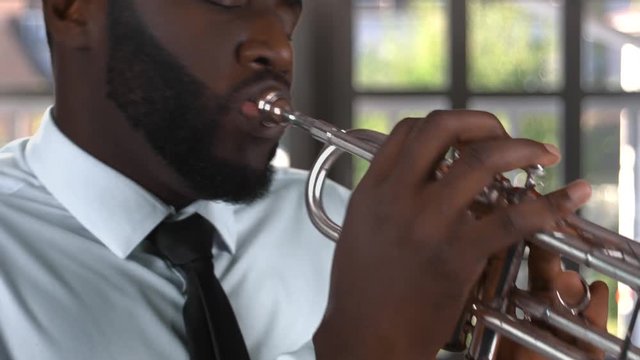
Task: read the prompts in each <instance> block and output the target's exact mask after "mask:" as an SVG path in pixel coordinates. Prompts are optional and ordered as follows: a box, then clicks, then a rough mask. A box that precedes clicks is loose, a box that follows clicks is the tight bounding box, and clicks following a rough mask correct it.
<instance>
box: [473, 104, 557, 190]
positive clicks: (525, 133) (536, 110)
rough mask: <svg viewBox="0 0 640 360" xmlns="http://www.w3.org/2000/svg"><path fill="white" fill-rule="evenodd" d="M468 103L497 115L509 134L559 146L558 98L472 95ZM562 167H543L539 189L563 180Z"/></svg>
mask: <svg viewBox="0 0 640 360" xmlns="http://www.w3.org/2000/svg"><path fill="white" fill-rule="evenodd" d="M470 107H471V108H473V109H478V110H484V111H489V112H491V113H493V114H495V115H496V116H498V119H500V121H501V122H502V125H503V126H504V127H505V129H506V130H507V132H508V133H509V134H510V135H511V136H512V137H516V138H527V139H534V140H537V141H540V142H543V143H550V144H554V145H556V146H558V147H559V148H560V149H562V141H561V140H560V139H561V134H562V132H561V131H562V128H563V126H562V121H561V119H562V115H561V112H562V105H561V102H560V100H559V99H556V98H541V97H536V98H474V99H472V100H471V102H470ZM562 169H563V166H562V164H558V165H556V166H555V167H552V168H548V169H546V174H545V176H543V177H542V178H541V179H540V182H541V187H540V188H539V191H540V192H543V193H547V192H550V191H553V190H555V189H557V188H558V187H560V186H561V185H562V184H563V183H564V179H563V171H562ZM518 174H521V172H518ZM513 180H514V181H515V182H516V183H518V184H521V183H522V182H523V179H521V178H518V179H513Z"/></svg>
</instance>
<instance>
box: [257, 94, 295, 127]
mask: <svg viewBox="0 0 640 360" xmlns="http://www.w3.org/2000/svg"><path fill="white" fill-rule="evenodd" d="M257 104H258V109H259V110H260V111H262V112H265V113H267V114H269V115H270V116H269V119H268V120H264V121H263V125H265V126H275V125H288V124H289V123H290V122H291V119H290V118H291V104H290V102H289V100H288V99H287V98H286V97H285V96H284V95H283V94H282V93H280V92H278V91H271V92H269V93H267V94H266V95H264V96H262V97H261V98H260V99H258V101H257Z"/></svg>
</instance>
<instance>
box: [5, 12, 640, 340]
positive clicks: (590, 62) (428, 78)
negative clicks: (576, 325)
mask: <svg viewBox="0 0 640 360" xmlns="http://www.w3.org/2000/svg"><path fill="white" fill-rule="evenodd" d="M40 2H41V1H40V0H0V144H4V143H6V142H9V141H11V140H12V139H15V138H19V137H24V136H28V135H29V134H31V133H32V132H33V131H34V129H36V128H37V125H38V122H39V120H40V117H41V115H42V113H43V111H44V110H45V109H46V108H47V107H48V106H49V105H50V104H52V102H53V90H52V89H53V87H52V74H51V68H50V65H49V54H48V48H47V46H46V40H45V35H44V31H43V21H42V15H41V10H40ZM304 6H305V13H304V17H303V20H302V22H301V24H300V27H299V30H298V32H297V34H296V37H295V40H294V41H295V45H296V60H297V63H296V81H295V86H294V87H295V90H294V94H295V100H296V106H297V108H298V109H300V110H302V111H304V112H307V113H309V114H311V115H314V116H316V117H319V118H324V119H327V120H329V121H332V122H334V123H336V124H337V125H339V126H341V127H344V128H351V127H363V128H372V129H376V130H379V131H382V132H388V131H390V129H391V128H392V127H393V126H394V124H395V123H396V122H397V121H399V120H400V119H402V118H404V117H408V116H424V115H426V114H427V113H429V112H430V111H432V110H435V109H449V108H473V109H480V110H487V111H491V112H494V113H495V114H497V115H498V116H499V117H500V119H501V121H502V122H503V124H504V126H505V127H506V128H507V130H508V131H509V132H510V133H511V135H513V136H514V137H527V138H533V139H537V140H540V141H544V142H549V143H554V144H556V145H558V146H559V147H560V148H561V149H562V151H563V153H564V160H563V162H562V163H561V164H560V165H559V166H557V167H555V168H553V169H550V170H549V171H548V174H547V176H546V177H545V179H543V181H544V183H545V186H544V191H545V192H548V191H552V190H554V189H556V188H558V187H559V186H561V184H565V183H567V182H569V181H572V180H574V179H577V178H585V179H587V180H589V181H590V182H591V183H592V184H593V186H594V196H593V200H592V201H591V203H590V204H589V205H588V206H587V207H586V208H585V209H584V210H583V211H582V215H583V216H585V217H586V218H588V219H589V220H592V221H594V222H596V223H598V224H601V225H603V226H605V227H607V228H610V229H612V230H615V231H619V232H621V233H622V234H623V235H625V236H628V237H632V238H635V237H640V218H639V217H638V216H636V212H637V210H636V209H638V211H640V188H639V186H640V166H639V164H638V161H636V152H637V151H638V150H639V149H640V125H639V121H640V0H582V1H580V0H350V1H345V0H321V1H313V0H311V1H305V5H304ZM319 147H320V146H319V145H318V144H315V143H313V142H312V141H311V140H310V139H309V137H308V136H307V135H304V134H300V133H296V132H295V131H292V132H291V134H288V135H287V137H286V138H285V141H283V149H284V150H285V151H286V152H287V153H288V156H287V157H285V159H284V160H283V161H284V162H285V163H288V164H290V165H291V166H295V167H301V168H308V167H309V165H310V163H311V162H312V161H313V159H314V158H315V155H316V153H317V151H318V149H319ZM365 169H366V164H363V163H360V162H357V161H356V162H352V161H349V160H345V161H344V162H343V163H341V164H340V165H339V166H338V167H337V168H336V170H335V171H334V173H333V177H334V178H335V179H336V180H338V181H340V182H342V183H344V184H345V185H347V186H352V185H353V184H355V183H357V181H358V179H359V178H360V177H361V176H362V173H363V172H364V171H365ZM587 276H590V277H591V275H589V274H587ZM608 282H609V286H610V288H612V289H615V290H617V291H614V292H612V298H611V317H610V321H609V328H610V330H612V331H613V332H618V334H619V335H621V336H622V335H624V332H625V331H626V327H625V326H623V325H624V324H626V322H627V320H628V319H627V318H628V316H629V312H630V311H631V307H632V304H633V301H634V300H635V295H634V294H633V293H632V292H631V291H630V290H629V289H628V288H626V287H625V286H618V284H617V283H615V282H613V281H610V280H608ZM618 324H620V326H618ZM636 343H640V341H636Z"/></svg>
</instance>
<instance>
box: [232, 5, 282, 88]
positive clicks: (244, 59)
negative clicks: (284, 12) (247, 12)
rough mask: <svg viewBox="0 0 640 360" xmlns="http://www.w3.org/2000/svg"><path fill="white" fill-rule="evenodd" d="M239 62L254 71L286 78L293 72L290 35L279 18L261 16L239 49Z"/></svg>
mask: <svg viewBox="0 0 640 360" xmlns="http://www.w3.org/2000/svg"><path fill="white" fill-rule="evenodd" d="M237 56H238V61H239V63H240V64H241V65H242V66H245V67H248V68H250V69H252V70H254V71H264V70H270V71H274V72H277V73H280V74H281V75H284V76H286V77H289V76H290V75H291V72H292V70H293V49H292V47H291V41H290V40H289V35H288V33H287V31H286V29H285V27H284V25H283V24H282V22H281V21H280V20H279V19H278V18H277V17H268V16H260V19H259V20H258V21H256V22H255V23H254V26H252V28H251V32H250V34H249V36H248V37H247V39H246V40H244V41H243V42H242V43H241V44H240V45H239V47H238V55H237Z"/></svg>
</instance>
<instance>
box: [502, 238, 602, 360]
mask: <svg viewBox="0 0 640 360" xmlns="http://www.w3.org/2000/svg"><path fill="white" fill-rule="evenodd" d="M528 265H529V283H530V291H531V292H532V293H533V294H534V295H535V296H536V297H538V298H540V299H542V300H543V301H547V302H549V303H550V304H555V306H554V307H555V308H557V309H558V310H559V311H563V310H564V309H563V307H562V305H561V304H560V303H559V301H558V300H557V296H556V294H555V293H556V291H558V292H559V293H560V296H562V298H563V299H564V301H565V302H566V303H567V304H579V303H580V301H581V300H582V298H583V297H584V296H585V291H584V286H583V284H582V281H581V277H580V274H578V273H576V272H574V271H563V269H562V263H561V260H560V257H559V256H558V255H556V254H553V253H550V252H548V251H545V250H543V249H540V248H538V247H535V246H532V247H531V251H530V252H529V263H528ZM589 291H590V293H591V301H590V303H589V306H588V307H587V308H586V309H585V310H584V311H582V312H581V313H580V316H582V317H583V318H584V319H585V320H586V321H587V322H588V323H589V324H591V325H592V326H595V327H598V328H600V329H602V330H606V328H607V316H608V308H609V289H608V287H607V284H605V283H604V282H602V281H596V282H594V283H593V284H591V285H590V286H589ZM555 334H556V335H557V337H558V338H559V339H560V340H562V341H565V342H566V343H567V344H569V345H574V346H575V347H577V348H579V349H582V350H583V351H585V352H586V353H588V354H590V355H592V356H593V358H594V359H604V353H603V352H602V351H601V350H600V349H598V348H595V347H593V346H592V345H591V344H589V343H585V342H583V341H581V339H576V338H574V337H571V336H568V335H567V334H564V333H561V332H558V331H556V332H555ZM498 359H504V360H514V359H516V360H541V359H544V357H542V356H541V355H539V354H537V353H535V352H533V351H531V350H529V349H527V348H525V347H522V346H520V345H518V344H516V343H514V342H511V341H509V340H507V339H503V340H502V341H501V343H500V348H499V355H498Z"/></svg>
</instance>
